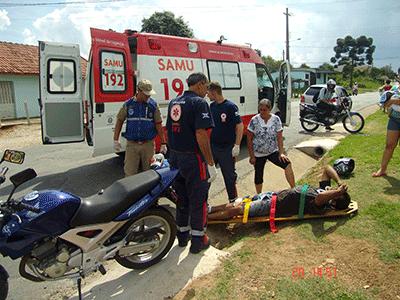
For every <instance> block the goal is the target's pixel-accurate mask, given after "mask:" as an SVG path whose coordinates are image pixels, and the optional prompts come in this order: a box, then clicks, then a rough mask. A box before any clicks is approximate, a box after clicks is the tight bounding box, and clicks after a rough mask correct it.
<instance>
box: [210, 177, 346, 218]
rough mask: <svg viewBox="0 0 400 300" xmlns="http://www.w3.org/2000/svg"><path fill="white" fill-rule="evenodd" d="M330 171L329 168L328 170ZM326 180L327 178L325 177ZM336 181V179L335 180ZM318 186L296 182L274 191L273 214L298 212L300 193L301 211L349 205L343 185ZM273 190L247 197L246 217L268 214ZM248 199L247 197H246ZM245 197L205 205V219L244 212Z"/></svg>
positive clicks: (315, 210)
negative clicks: (289, 187)
mask: <svg viewBox="0 0 400 300" xmlns="http://www.w3.org/2000/svg"><path fill="white" fill-rule="evenodd" d="M329 171H331V170H329ZM329 179H330V178H329ZM335 181H336V180H335ZM324 183H326V180H323V181H321V182H320V188H314V187H311V186H306V185H300V186H296V187H294V188H292V189H286V190H282V191H280V192H277V193H275V194H276V211H275V216H276V217H288V216H293V215H296V214H298V213H299V207H300V203H301V194H303V195H304V196H303V198H304V211H303V212H304V214H313V215H321V214H324V213H325V212H326V211H328V210H332V209H336V210H343V209H346V208H347V207H348V206H349V204H350V195H349V194H348V193H347V185H346V184H342V183H339V184H340V185H339V186H338V187H337V188H329V187H327V190H326V189H323V188H326V187H324V186H321V184H324ZM273 194H274V193H273V192H265V193H261V194H258V195H256V196H254V197H253V198H252V199H250V201H251V202H250V207H249V211H248V217H249V218H252V217H265V216H269V213H270V209H271V203H272V195H273ZM247 201H249V200H247ZM245 206H246V200H244V199H242V198H238V199H237V200H236V201H235V202H233V203H229V204H226V205H219V206H214V207H211V208H209V213H208V219H209V220H228V219H231V218H233V217H236V216H241V215H243V213H244V210H245Z"/></svg>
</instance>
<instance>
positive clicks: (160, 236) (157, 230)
mask: <svg viewBox="0 0 400 300" xmlns="http://www.w3.org/2000/svg"><path fill="white" fill-rule="evenodd" d="M175 237H176V225H175V219H174V217H173V216H172V215H171V213H170V212H169V211H167V210H166V209H164V208H161V207H157V208H152V209H149V210H148V211H146V212H145V213H144V214H142V215H141V216H140V217H139V218H138V219H137V220H135V221H134V222H133V223H132V224H131V225H130V226H129V228H128V229H127V231H126V240H127V241H128V243H127V244H126V245H125V246H124V247H122V248H121V249H120V251H119V252H118V253H117V255H116V256H115V260H116V261H117V262H118V263H119V264H120V265H122V266H124V267H125V268H129V269H146V268H148V267H150V266H152V265H154V264H156V263H158V262H159V261H160V260H161V259H162V258H163V257H164V256H165V255H166V254H167V253H168V251H169V250H170V249H171V247H172V244H173V243H174V240H175ZM129 249H132V250H129ZM127 251H128V253H127ZM122 253H123V254H122Z"/></svg>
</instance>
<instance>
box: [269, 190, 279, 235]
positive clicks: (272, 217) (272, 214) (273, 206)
mask: <svg viewBox="0 0 400 300" xmlns="http://www.w3.org/2000/svg"><path fill="white" fill-rule="evenodd" d="M275 211H276V194H272V199H271V209H270V211H269V227H270V228H271V232H272V233H276V232H278V229H276V227H275Z"/></svg>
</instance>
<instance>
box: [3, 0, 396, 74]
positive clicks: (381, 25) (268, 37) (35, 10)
mask: <svg viewBox="0 0 400 300" xmlns="http://www.w3.org/2000/svg"><path fill="white" fill-rule="evenodd" d="M286 8H288V9H289V13H290V14H291V16H290V17H289V32H290V38H289V41H290V42H289V45H290V60H291V63H292V64H293V65H294V66H299V65H300V64H302V63H305V64H307V65H309V66H311V67H318V66H319V65H321V64H322V63H324V62H329V61H330V58H331V57H332V56H334V51H333V47H334V46H335V45H336V39H337V38H344V37H345V36H346V35H351V36H353V37H358V36H360V35H366V36H367V37H372V38H373V40H374V45H375V46H376V50H375V53H374V56H373V57H374V66H376V67H382V66H385V65H391V66H392V68H393V70H394V71H397V70H398V68H400V22H399V17H398V16H399V13H398V11H399V10H400V1H399V0H385V1H376V0H352V1H349V0H335V1H334V0H286V1H275V0H264V1H261V0H246V1H243V0H240V1H239V0H219V1H215V0H202V1H192V0H174V1H167V0H149V1H141V0H139V1H137V0H131V1H129V0H128V1H126V0H125V1H124V0H114V1H108V0H98V1H94V0H20V1H7V0H0V41H7V42H14V43H23V44H31V45H37V44H38V40H41V41H54V42H65V43H78V44H79V45H80V49H81V54H82V56H83V57H87V55H88V52H89V49H90V32H89V28H90V27H94V28H100V29H113V30H115V31H118V32H123V31H124V30H125V29H135V30H140V29H141V24H142V19H143V18H148V17H150V16H151V15H152V14H153V13H154V12H156V11H157V12H162V11H165V10H167V11H172V12H173V13H174V14H175V16H177V17H178V16H182V17H183V19H184V21H186V22H187V24H188V25H189V26H190V27H191V28H192V29H193V32H194V35H195V37H196V38H198V39H202V40H209V41H217V40H218V38H219V37H220V35H224V36H225V38H227V42H229V43H235V44H245V43H248V44H251V46H252V47H253V48H256V49H260V50H261V51H262V54H263V55H270V56H272V57H273V58H274V59H281V58H282V51H283V50H284V49H285V39H286V19H285V18H286V17H285V15H284V14H283V13H284V12H285V10H286Z"/></svg>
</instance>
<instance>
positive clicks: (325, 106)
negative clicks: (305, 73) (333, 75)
mask: <svg viewBox="0 0 400 300" xmlns="http://www.w3.org/2000/svg"><path fill="white" fill-rule="evenodd" d="M335 88H336V82H335V80H333V79H329V80H328V81H327V83H326V87H324V88H322V89H321V90H320V92H319V95H318V101H317V107H318V108H319V109H320V110H321V111H322V112H324V115H325V117H327V116H331V115H332V112H333V111H335V110H336V105H335V104H332V103H331V102H330V100H331V99H332V98H335V97H336V96H337V95H336V92H335ZM325 129H326V130H334V129H333V128H332V127H330V126H325Z"/></svg>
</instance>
